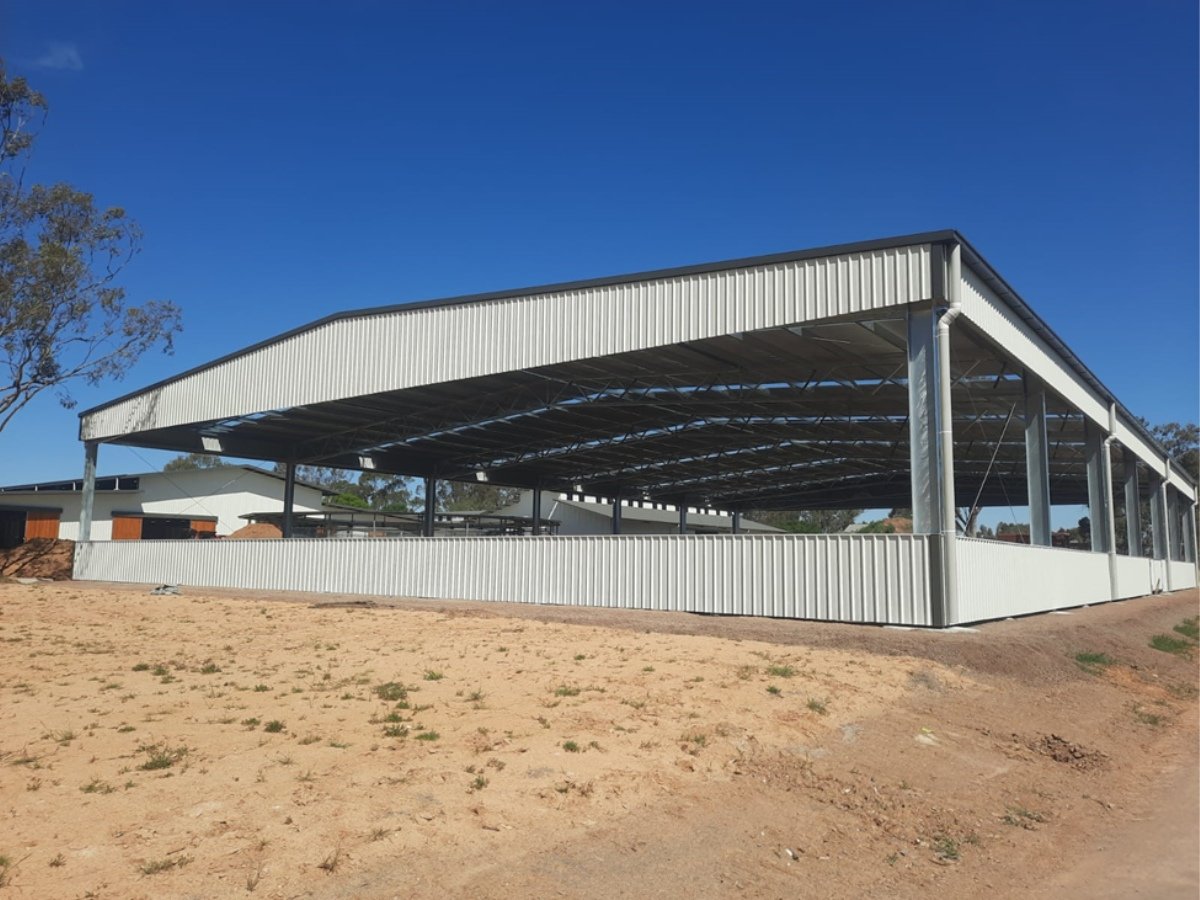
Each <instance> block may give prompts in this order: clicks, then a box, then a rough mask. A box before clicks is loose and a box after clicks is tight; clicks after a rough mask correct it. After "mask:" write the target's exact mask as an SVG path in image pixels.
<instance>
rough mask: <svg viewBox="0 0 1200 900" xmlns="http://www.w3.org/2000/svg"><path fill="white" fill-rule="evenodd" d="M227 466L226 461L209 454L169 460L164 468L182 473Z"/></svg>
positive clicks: (188, 454)
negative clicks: (189, 470) (188, 470)
mask: <svg viewBox="0 0 1200 900" xmlns="http://www.w3.org/2000/svg"><path fill="white" fill-rule="evenodd" d="M225 464H226V463H225V461H224V460H223V459H221V457H219V456H210V455H209V454H207V453H187V454H184V455H183V456H177V457H175V458H174V459H170V460H167V464H166V465H165V466H163V471H164V472H180V471H184V470H187V469H219V468H221V467H222V466H224V465H225Z"/></svg>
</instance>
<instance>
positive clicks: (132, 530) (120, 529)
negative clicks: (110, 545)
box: [112, 516, 142, 541]
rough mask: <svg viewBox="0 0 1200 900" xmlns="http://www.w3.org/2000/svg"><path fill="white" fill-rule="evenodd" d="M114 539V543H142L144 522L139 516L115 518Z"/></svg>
mask: <svg viewBox="0 0 1200 900" xmlns="http://www.w3.org/2000/svg"><path fill="white" fill-rule="evenodd" d="M112 522H113V526H112V539H113V540H114V541H140V540H141V539H142V520H141V519H140V518H138V517H137V516H113V520H112Z"/></svg>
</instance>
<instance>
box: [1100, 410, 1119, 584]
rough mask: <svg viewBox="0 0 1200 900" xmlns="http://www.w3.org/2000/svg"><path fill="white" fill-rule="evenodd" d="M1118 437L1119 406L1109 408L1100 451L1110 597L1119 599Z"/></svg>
mask: <svg viewBox="0 0 1200 900" xmlns="http://www.w3.org/2000/svg"><path fill="white" fill-rule="evenodd" d="M1116 435H1117V406H1116V404H1115V403H1112V404H1109V407H1108V436H1107V437H1106V438H1105V439H1104V443H1103V444H1102V445H1101V450H1100V464H1101V465H1103V466H1104V482H1103V484H1104V526H1105V528H1106V529H1107V531H1106V533H1105V535H1104V540H1105V543H1106V544H1107V545H1108V595H1109V599H1112V600H1116V599H1117V513H1116V510H1115V509H1114V508H1113V486H1112V445H1113V441H1115V440H1116V439H1117V438H1116Z"/></svg>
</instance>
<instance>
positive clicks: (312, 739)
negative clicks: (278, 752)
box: [300, 734, 321, 747]
mask: <svg viewBox="0 0 1200 900" xmlns="http://www.w3.org/2000/svg"><path fill="white" fill-rule="evenodd" d="M320 740H321V736H320V735H319V734H307V735H305V736H304V737H302V738H300V746H301V747H307V746H308V745H309V744H316V743H318V742H320Z"/></svg>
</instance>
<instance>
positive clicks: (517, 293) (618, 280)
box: [79, 231, 957, 419]
mask: <svg viewBox="0 0 1200 900" xmlns="http://www.w3.org/2000/svg"><path fill="white" fill-rule="evenodd" d="M956 235H957V232H955V231H929V232H922V233H919V234H909V235H904V236H901V237H894V238H880V239H877V240H871V241H858V242H856V243H852V244H832V245H830V246H828V247H814V248H812V249H809V250H793V251H789V252H785V253H772V254H767V255H765V256H747V257H743V258H741V259H730V260H723V261H721V262H713V263H700V264H697V265H690V266H679V267H676V268H671V269H654V270H651V271H646V272H633V273H630V274H627V275H610V276H606V277H604V278H589V279H584V280H582V281H563V282H558V283H555V284H543V285H537V286H535V287H527V288H513V289H510V290H503V291H491V292H487V293H482V294H463V295H461V296H457V297H446V298H443V299H437V300H417V301H413V302H411V303H393V304H389V305H386V306H370V307H365V308H362V309H350V310H344V311H342V312H336V313H332V314H330V315H328V316H323V317H322V318H320V319H316V320H314V321H312V322H309V323H308V324H306V325H300V326H299V327H297V328H292V329H290V330H288V331H285V332H282V333H281V334H277V335H275V336H274V337H269V338H267V339H265V340H262V341H258V342H257V343H254V344H251V345H250V346H248V347H243V348H242V349H240V350H235V351H233V352H232V353H227V354H225V355H224V356H221V357H218V358H217V359H214V360H210V361H209V362H206V363H201V364H200V365H198V366H194V367H192V368H190V369H187V370H186V371H184V372H180V373H179V374H178V375H172V376H170V377H169V378H164V379H162V380H161V381H156V382H154V383H153V384H150V385H147V386H146V387H144V388H140V389H138V390H136V391H130V392H129V393H128V394H122V395H121V396H120V397H117V398H116V399H113V400H109V401H107V402H105V403H101V404H100V405H99V406H93V407H91V408H90V409H85V410H84V411H83V412H81V413H79V417H80V418H81V419H82V418H83V417H84V416H88V415H91V414H92V413H95V412H99V411H100V410H102V409H107V408H108V407H110V406H115V405H116V404H118V403H122V402H124V401H125V400H128V399H130V398H131V397H136V396H138V395H139V394H145V393H149V392H150V391H153V390H157V389H158V388H160V387H164V386H166V385H168V384H171V383H173V382H176V381H181V380H182V379H184V378H187V377H188V376H190V375H195V374H196V373H198V372H203V371H204V370H206V369H212V368H215V367H216V366H219V365H222V364H223V363H227V362H229V361H230V360H233V359H237V358H238V357H241V356H246V355H248V354H250V353H253V352H254V351H256V350H261V349H262V348H263V347H268V346H270V345H271V344H277V343H279V342H280V341H285V340H287V339H288V338H291V337H295V336H296V335H298V334H302V333H304V332H306V331H313V330H314V329H317V328H320V327H321V326H323V325H328V324H330V323H332V322H339V321H342V320H344V319H359V318H364V317H366V316H378V315H386V314H388V313H397V312H412V311H413V310H420V309H436V308H438V307H443V306H464V305H467V304H472V303H491V302H496V301H500V300H512V299H514V298H517V297H536V296H541V295H545V294H556V293H562V292H563V291H576V290H583V289H585V288H593V287H606V286H608V285H614V284H629V283H631V282H637V281H654V280H658V279H662V278H679V277H682V276H685V275H700V274H703V273H705V272H723V271H726V270H731V269H746V268H751V267H753V266H769V265H774V264H776V263H783V262H796V261H799V260H804V259H818V258H820V257H824V256H844V255H846V254H848V253H867V252H869V251H872V250H883V249H887V248H894V247H911V246H917V245H920V244H934V243H939V242H944V241H948V240H951V239H954V238H955V236H956Z"/></svg>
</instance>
